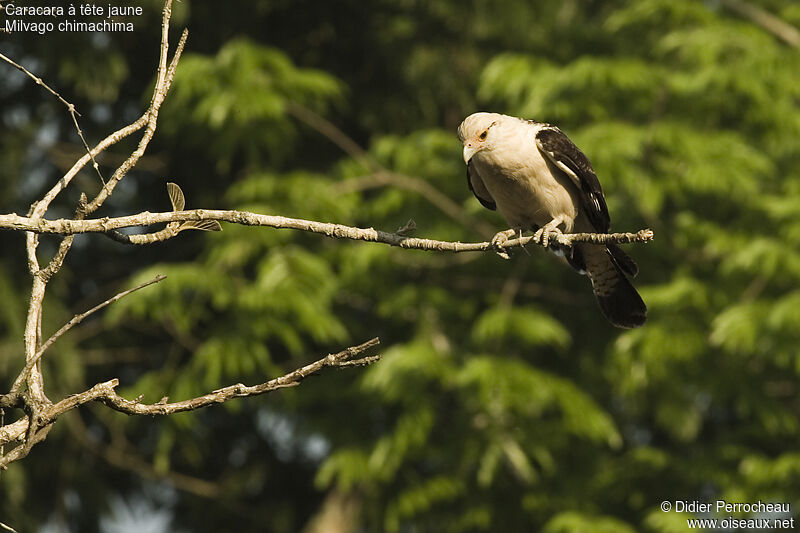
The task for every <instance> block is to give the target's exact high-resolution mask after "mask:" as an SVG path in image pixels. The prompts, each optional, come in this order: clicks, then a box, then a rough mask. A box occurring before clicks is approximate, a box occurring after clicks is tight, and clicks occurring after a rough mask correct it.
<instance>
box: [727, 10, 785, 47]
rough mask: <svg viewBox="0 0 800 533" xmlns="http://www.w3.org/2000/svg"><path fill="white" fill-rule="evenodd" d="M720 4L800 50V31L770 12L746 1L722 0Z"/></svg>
mask: <svg viewBox="0 0 800 533" xmlns="http://www.w3.org/2000/svg"><path fill="white" fill-rule="evenodd" d="M720 3H722V5H724V6H725V7H727V8H728V9H730V10H731V11H734V12H736V13H737V14H739V15H741V16H743V17H745V18H747V19H749V20H750V21H751V22H753V23H754V24H756V25H757V26H761V28H763V29H765V30H766V31H768V32H769V33H771V34H772V35H774V36H775V37H777V38H778V39H780V40H781V41H783V42H785V43H786V44H788V45H790V46H793V47H795V48H800V30H798V29H797V28H795V27H794V26H792V25H791V24H789V23H788V22H786V21H784V20H781V19H780V18H778V17H776V16H775V15H773V14H772V13H770V12H769V11H766V10H764V9H762V8H760V7H758V6H755V5H753V4H751V3H748V2H745V1H744V0H720Z"/></svg>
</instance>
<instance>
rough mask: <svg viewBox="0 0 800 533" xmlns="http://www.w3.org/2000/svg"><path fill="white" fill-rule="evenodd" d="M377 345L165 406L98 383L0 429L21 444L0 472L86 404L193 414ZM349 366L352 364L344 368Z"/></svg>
mask: <svg viewBox="0 0 800 533" xmlns="http://www.w3.org/2000/svg"><path fill="white" fill-rule="evenodd" d="M378 344H380V340H379V339H378V338H377V337H376V338H374V339H370V340H368V341H366V342H364V343H362V344H359V345H356V346H351V347H350V348H347V349H345V350H342V351H341V352H339V353H336V354H329V355H327V356H325V357H323V358H321V359H318V360H317V361H314V362H313V363H309V364H307V365H305V366H303V367H300V368H298V369H296V370H293V371H292V372H289V373H288V374H285V375H283V376H281V377H278V378H275V379H271V380H269V381H266V382H264V383H261V384H258V385H252V386H247V385H243V384H241V383H237V384H236V385H230V386H228V387H224V388H221V389H217V390H215V391H212V392H210V393H208V394H204V395H203V396H198V397H196V398H191V399H189V400H184V401H180V402H173V403H169V402H168V401H166V399H164V400H163V401H160V402H157V403H154V404H144V403H140V402H139V401H138V400H127V399H125V398H123V397H122V396H120V395H118V394H117V392H116V391H115V390H114V389H115V388H116V387H117V386H118V385H119V380H118V379H112V380H109V381H106V382H104V383H98V384H97V385H95V386H93V387H92V388H90V389H89V390H87V391H84V392H82V393H80V394H74V395H72V396H68V397H66V398H64V399H63V400H61V401H60V402H58V403H56V404H51V405H49V406H46V407H43V408H42V409H41V410H40V412H39V414H38V415H37V416H29V417H27V418H23V419H20V420H17V421H16V422H14V423H13V424H9V425H8V426H5V427H3V428H0V445H4V444H7V443H9V442H15V441H22V440H23V439H24V440H25V444H24V445H20V446H17V447H16V448H14V449H13V450H11V451H10V452H8V453H7V454H6V455H4V456H2V457H0V469H2V468H5V467H6V466H7V465H8V464H10V463H12V462H14V461H16V460H18V459H21V458H23V457H24V456H25V455H27V452H28V450H30V448H31V447H32V446H33V444H35V443H36V442H39V441H41V440H42V439H43V438H44V436H45V435H46V432H47V431H49V428H50V427H51V424H52V423H53V422H55V421H56V419H57V418H58V417H59V416H61V415H62V414H64V413H66V412H67V411H70V410H72V409H74V408H75V407H78V406H80V405H84V404H86V403H89V402H94V401H97V402H101V403H103V404H105V405H107V406H108V407H110V408H111V409H114V410H116V411H119V412H121V413H125V414H128V415H169V414H172V413H179V412H182V411H193V410H196V409H200V408H203V407H207V406H209V405H214V404H219V403H224V402H226V401H228V400H231V399H233V398H241V397H245V396H258V395H261V394H265V393H267V392H271V391H275V390H278V389H284V388H287V387H295V386H297V385H299V384H300V382H302V381H303V380H304V379H305V378H307V377H308V376H310V375H312V374H314V373H315V372H318V371H319V370H321V369H323V368H325V367H347V366H355V365H359V366H361V365H366V364H371V363H374V362H376V361H378V360H379V359H380V356H369V357H364V358H361V359H354V358H355V357H356V356H358V355H360V354H362V353H364V352H365V351H367V350H369V349H370V348H372V347H374V346H377V345H378ZM351 362H352V363H354V364H353V365H348V364H347V363H351ZM31 420H33V424H34V426H33V427H31Z"/></svg>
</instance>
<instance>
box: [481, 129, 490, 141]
mask: <svg viewBox="0 0 800 533" xmlns="http://www.w3.org/2000/svg"><path fill="white" fill-rule="evenodd" d="M488 134H489V130H486V131H484V132H483V133H481V136H480V140H482V141H485V140H486V136H487V135H488Z"/></svg>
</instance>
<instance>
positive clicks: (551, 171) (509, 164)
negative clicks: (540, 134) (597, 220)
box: [473, 141, 578, 232]
mask: <svg viewBox="0 0 800 533" xmlns="http://www.w3.org/2000/svg"><path fill="white" fill-rule="evenodd" d="M520 145H521V146H524V148H522V149H518V150H513V151H512V150H504V151H502V152H498V151H496V150H495V151H489V150H486V151H482V152H480V153H478V154H476V156H475V157H474V158H473V161H474V163H475V169H476V171H477V172H478V174H479V175H480V177H481V179H482V180H483V183H484V185H486V188H487V190H488V191H489V193H490V194H491V195H492V198H493V199H494V201H495V203H496V204H497V209H498V210H499V211H500V213H501V214H502V215H503V216H504V217H505V219H506V221H507V222H508V223H509V225H510V226H511V227H513V228H522V229H524V230H530V229H533V228H538V227H542V226H544V225H545V224H547V223H548V222H550V221H551V220H553V218H554V217H555V216H557V215H561V214H565V215H567V216H568V217H569V219H570V220H569V221H568V222H567V223H566V224H565V225H566V226H567V227H565V228H564V230H565V231H567V232H570V231H572V228H573V221H574V219H575V216H576V214H577V212H578V210H577V207H576V206H577V205H578V203H577V198H576V197H575V195H574V194H572V189H574V185H573V184H572V183H571V181H570V180H569V178H568V177H567V176H564V175H563V173H562V172H561V171H560V170H558V169H557V168H555V167H554V166H553V165H552V164H551V163H549V162H548V161H547V160H546V159H545V158H544V157H543V156H542V154H541V152H539V150H538V148H537V147H536V144H535V141H531V142H524V143H517V146H520Z"/></svg>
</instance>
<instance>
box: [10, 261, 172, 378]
mask: <svg viewBox="0 0 800 533" xmlns="http://www.w3.org/2000/svg"><path fill="white" fill-rule="evenodd" d="M166 277H167V276H165V275H163V274H160V275H158V276H156V277H154V278H153V279H151V280H148V281H145V282H144V283H140V284H139V285H137V286H136V287H133V288H131V289H127V290H124V291H122V292H120V293H117V294H115V295H114V296H112V297H111V298H109V299H108V300H106V301H105V302H102V303H99V304H97V305H96V306H94V307H92V308H91V309H89V310H88V311H84V312H83V313H78V314H77V315H75V316H74V317H72V319H70V321H69V322H67V323H66V324H64V325H63V326H61V328H60V329H59V330H58V331H56V332H55V333H53V334H52V335H51V336H50V338H49V339H47V340H46V341H45V342H44V343H43V344H42V346H41V347H40V348H39V351H38V352H37V353H36V356H35V357H34V358H33V359H31V360H29V361H28V362H27V363H26V364H25V368H23V369H22V372H20V374H19V376H18V377H17V379H16V381H15V382H14V385H13V386H12V387H11V394H18V393H19V389H20V388H21V387H22V383H23V381H24V379H25V376H27V375H28V372H30V370H31V368H33V365H35V364H36V363H37V362H38V361H39V359H41V358H42V355H44V352H45V351H47V349H48V348H50V346H52V345H53V343H54V342H55V341H56V340H58V338H59V337H61V336H62V335H64V333H66V332H67V331H69V330H70V329H72V328H73V327H74V326H77V325H78V324H80V323H81V322H83V320H84V319H85V318H86V317H88V316H90V315H92V314H93V313H96V312H97V311H99V310H100V309H102V308H104V307H106V306H108V305H110V304H112V303H114V302H116V301H117V300H121V299H122V298H124V297H126V296H127V295H129V294H131V293H132V292H136V291H138V290H139V289H144V288H145V287H148V286H150V285H153V284H154V283H158V282H159V281H162V280H164V279H166Z"/></svg>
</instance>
